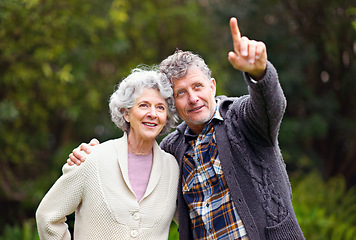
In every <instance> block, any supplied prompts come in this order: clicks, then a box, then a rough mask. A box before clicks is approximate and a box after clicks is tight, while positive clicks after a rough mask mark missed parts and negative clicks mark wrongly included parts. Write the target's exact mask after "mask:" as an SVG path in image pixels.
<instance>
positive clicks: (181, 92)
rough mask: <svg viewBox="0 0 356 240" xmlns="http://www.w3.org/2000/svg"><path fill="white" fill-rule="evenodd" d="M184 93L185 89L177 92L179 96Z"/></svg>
mask: <svg viewBox="0 0 356 240" xmlns="http://www.w3.org/2000/svg"><path fill="white" fill-rule="evenodd" d="M183 94H184V91H179V92H177V93H176V96H177V97H179V96H182V95H183Z"/></svg>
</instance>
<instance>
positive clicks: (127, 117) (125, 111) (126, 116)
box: [122, 109, 130, 123]
mask: <svg viewBox="0 0 356 240" xmlns="http://www.w3.org/2000/svg"><path fill="white" fill-rule="evenodd" d="M122 111H123V112H124V119H125V120H126V122H128V123H129V122H130V118H129V113H128V112H127V110H126V109H123V110H122Z"/></svg>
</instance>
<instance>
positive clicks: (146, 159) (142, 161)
mask: <svg viewBox="0 0 356 240" xmlns="http://www.w3.org/2000/svg"><path fill="white" fill-rule="evenodd" d="M128 158H129V159H128V160H129V165H128V167H129V180H130V184H131V188H132V190H133V191H134V193H135V195H136V199H137V202H140V201H141V199H142V198H143V196H144V195H145V192H146V188H147V185H148V181H149V179H150V175H151V168H152V162H153V161H152V160H153V154H152V153H151V154H150V155H146V156H142V155H136V154H133V153H130V152H129V155H128Z"/></svg>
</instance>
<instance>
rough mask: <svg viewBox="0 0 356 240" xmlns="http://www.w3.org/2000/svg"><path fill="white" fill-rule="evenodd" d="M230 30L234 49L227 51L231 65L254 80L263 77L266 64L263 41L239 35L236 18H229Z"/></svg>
mask: <svg viewBox="0 0 356 240" xmlns="http://www.w3.org/2000/svg"><path fill="white" fill-rule="evenodd" d="M230 30H231V35H232V41H233V44H234V51H231V52H229V55H228V59H229V61H230V63H231V65H232V66H233V67H234V68H235V69H237V70H240V71H243V72H247V73H248V74H250V76H251V77H252V78H253V79H255V80H260V79H262V78H263V76H264V74H265V70H266V66H267V50H266V45H265V44H264V43H263V42H258V41H255V40H249V39H248V38H247V37H245V36H243V37H241V33H240V29H239V26H238V24H237V19H236V18H234V17H233V18H231V19H230Z"/></svg>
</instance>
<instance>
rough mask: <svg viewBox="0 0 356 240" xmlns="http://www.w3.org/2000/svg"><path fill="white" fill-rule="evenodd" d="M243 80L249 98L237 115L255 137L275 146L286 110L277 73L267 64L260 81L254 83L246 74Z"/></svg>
mask: <svg viewBox="0 0 356 240" xmlns="http://www.w3.org/2000/svg"><path fill="white" fill-rule="evenodd" d="M245 80H246V82H247V84H248V89H249V97H248V98H245V100H244V101H243V102H242V104H241V107H242V108H240V109H239V111H240V112H239V113H240V114H241V115H242V116H244V121H245V123H246V125H247V127H248V128H249V129H250V130H252V131H253V132H254V133H255V135H258V136H259V137H262V138H263V139H264V140H265V141H266V142H267V144H269V145H275V144H276V143H277V141H278V140H277V138H278V131H279V128H280V124H281V122H282V118H283V115H284V112H285V108H286V99H285V96H284V94H283V90H282V88H281V85H280V83H279V80H278V75H277V71H276V69H275V68H274V66H273V65H272V64H271V63H270V62H268V63H267V69H266V73H265V76H264V77H263V78H262V79H261V80H259V81H257V82H254V81H252V79H251V77H250V76H249V75H248V74H246V73H245ZM241 111H242V112H241ZM241 115H240V116H241Z"/></svg>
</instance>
